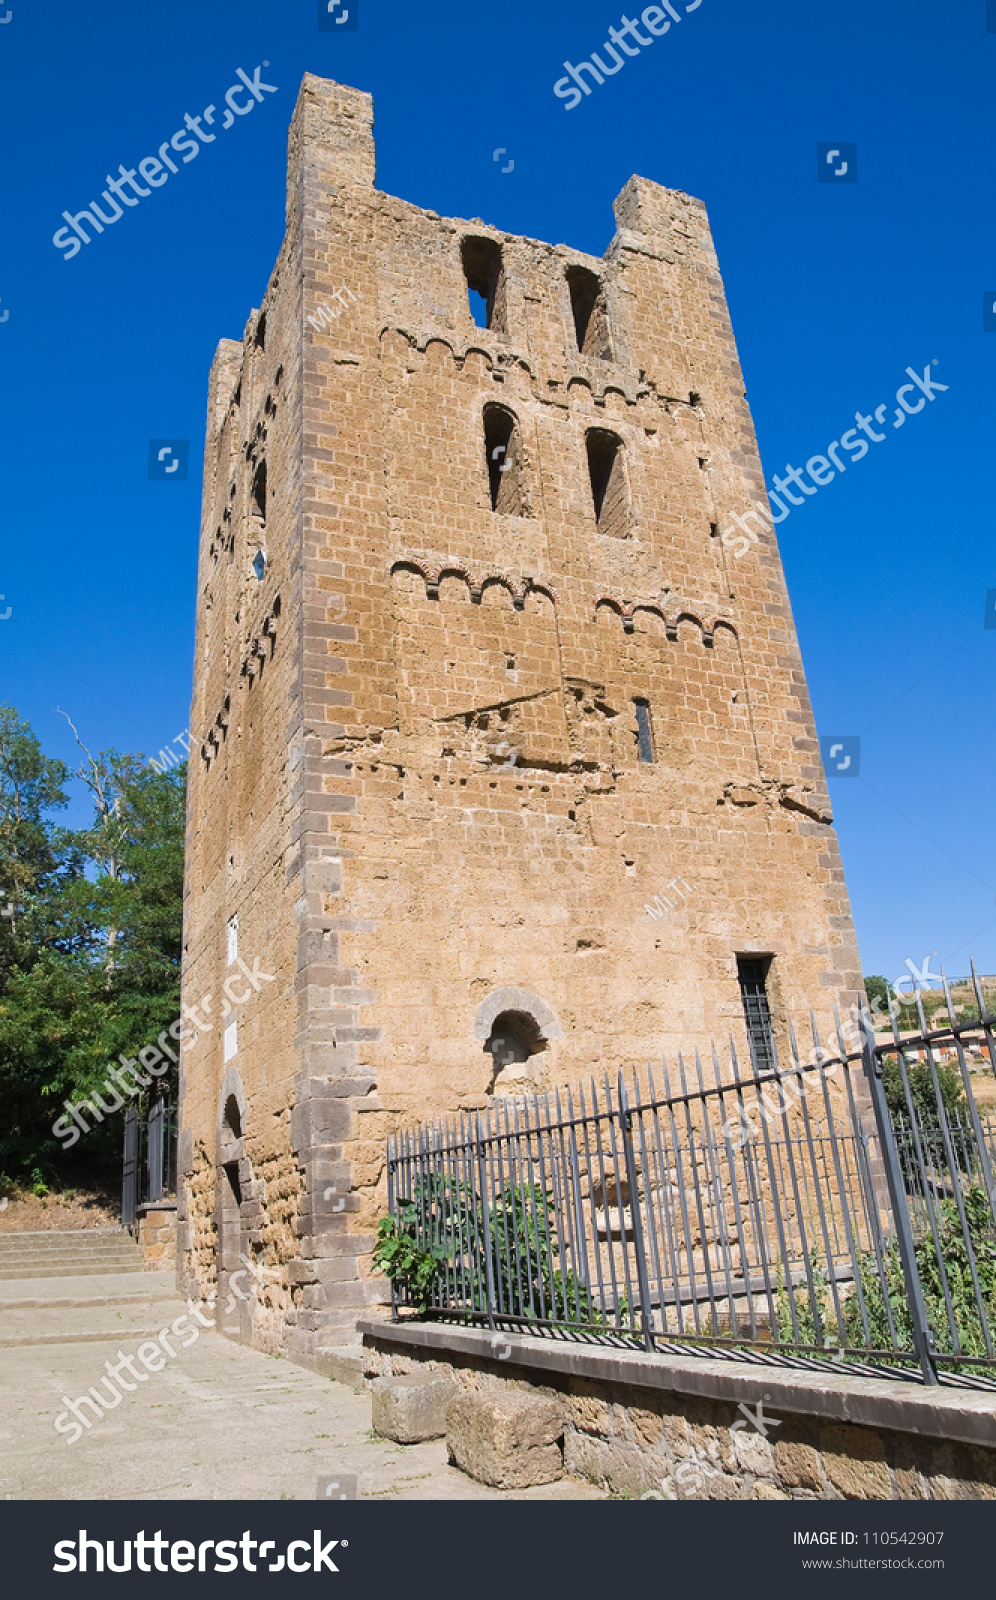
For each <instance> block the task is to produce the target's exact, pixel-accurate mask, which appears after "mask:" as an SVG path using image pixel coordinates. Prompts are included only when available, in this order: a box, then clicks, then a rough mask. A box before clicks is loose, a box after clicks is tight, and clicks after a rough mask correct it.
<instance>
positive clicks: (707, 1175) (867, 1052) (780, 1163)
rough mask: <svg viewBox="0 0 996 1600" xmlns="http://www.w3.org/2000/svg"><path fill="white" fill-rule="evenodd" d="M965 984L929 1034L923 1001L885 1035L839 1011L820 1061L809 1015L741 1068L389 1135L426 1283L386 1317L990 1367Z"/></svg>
mask: <svg viewBox="0 0 996 1600" xmlns="http://www.w3.org/2000/svg"><path fill="white" fill-rule="evenodd" d="M976 993H977V996H978V999H979V1017H980V1019H981V1020H980V1021H977V1022H973V1023H959V1024H956V1025H955V1026H953V1027H952V1026H950V1025H949V1026H948V1027H946V1028H943V1029H933V1030H931V1031H929V1032H928V1030H927V1027H926V1024H925V1022H924V1019H923V1014H922V1010H921V1014H920V1016H921V1024H922V1027H921V1032H920V1033H919V1034H917V1035H916V1036H914V1037H904V1038H902V1039H900V1037H899V1035H898V1032H897V1031H896V1025H895V1017H893V1037H892V1039H891V1040H890V1041H889V1042H887V1043H881V1042H876V1040H875V1036H874V1034H873V1033H872V1031H871V1019H870V1018H869V1017H868V1016H867V1014H865V1015H864V1017H863V1018H862V1019H861V1021H860V1025H857V1026H855V1027H854V1030H853V1035H852V1037H851V1039H850V1041H846V1040H845V1038H844V1035H843V1030H842V1029H841V1025H840V1022H839V1019H838V1022H837V1039H836V1045H837V1049H836V1052H832V1051H831V1050H829V1049H827V1048H826V1047H825V1046H823V1045H822V1043H821V1041H820V1038H819V1035H818V1033H817V1029H816V1025H815V1022H812V1023H811V1026H812V1040H813V1042H812V1050H811V1053H810V1057H809V1059H807V1060H805V1061H804V1060H803V1059H802V1058H801V1056H800V1053H799V1050H798V1047H797V1044H796V1036H795V1033H794V1031H793V1030H792V1029H791V1028H789V1030H788V1031H789V1040H790V1050H789V1053H790V1056H791V1065H790V1066H788V1067H786V1068H784V1069H783V1068H781V1067H780V1066H779V1065H778V1064H777V1061H776V1064H775V1066H774V1067H773V1068H772V1069H771V1070H758V1069H757V1068H756V1067H754V1066H753V1065H752V1066H751V1067H750V1068H746V1067H744V1068H742V1067H741V1064H740V1062H739V1060H738V1057H737V1052H736V1049H735V1046H734V1044H733V1041H732V1040H731V1041H730V1045H729V1055H728V1059H727V1062H726V1065H725V1070H724V1068H722V1067H721V1064H720V1057H719V1054H718V1052H717V1050H716V1048H715V1046H713V1048H712V1052H711V1060H710V1062H709V1064H708V1068H707V1069H706V1068H704V1067H703V1064H702V1061H701V1058H700V1056H699V1053H698V1052H696V1054H695V1058H694V1066H689V1065H688V1064H687V1063H686V1062H685V1061H684V1059H683V1058H682V1056H680V1055H679V1056H678V1058H677V1062H676V1064H674V1065H673V1066H670V1067H669V1065H668V1063H667V1062H666V1061H665V1062H663V1064H662V1066H661V1068H660V1069H659V1070H655V1069H654V1068H653V1067H652V1066H651V1065H650V1063H648V1064H647V1066H646V1068H645V1069H644V1071H642V1072H637V1071H634V1072H633V1073H632V1074H631V1075H630V1078H629V1080H628V1081H624V1078H623V1075H622V1074H621V1073H620V1075H619V1077H618V1081H617V1082H616V1083H615V1084H610V1083H609V1081H608V1079H604V1080H603V1082H602V1084H601V1085H597V1084H596V1083H595V1081H594V1080H593V1079H592V1080H591V1082H590V1085H589V1086H588V1087H579V1088H577V1089H563V1090H557V1091H556V1092H554V1093H552V1094H548V1095H545V1096H534V1097H531V1098H528V1099H514V1100H513V1099H511V1098H509V1099H504V1100H498V1101H496V1102H494V1104H493V1105H492V1106H491V1107H490V1108H489V1109H488V1110H487V1111H485V1112H483V1113H481V1112H478V1113H476V1114H475V1115H473V1116H470V1115H466V1114H464V1115H461V1116H459V1117H452V1118H449V1119H446V1120H444V1121H441V1122H437V1123H435V1124H433V1125H431V1126H423V1127H421V1128H418V1129H413V1130H407V1131H402V1132H400V1133H398V1134H396V1135H394V1136H393V1137H392V1138H391V1139H390V1140H389V1142H388V1150H387V1183H388V1207H389V1212H390V1215H391V1218H392V1219H393V1221H392V1224H391V1226H392V1228H393V1231H394V1233H395V1235H396V1236H397V1235H401V1236H406V1237H407V1239H408V1241H409V1244H410V1248H411V1253H413V1254H414V1258H415V1260H416V1262H420V1263H421V1265H422V1269H423V1278H422V1280H421V1281H422V1283H423V1285H424V1283H425V1281H426V1280H425V1276H424V1274H425V1272H426V1271H428V1274H429V1277H430V1278H431V1279H432V1287H431V1290H430V1292H429V1294H428V1296H426V1295H425V1293H424V1292H423V1293H422V1295H421V1296H420V1295H419V1294H418V1292H417V1290H416V1288H415V1287H414V1285H415V1284H416V1278H415V1276H414V1274H413V1273H410V1274H409V1275H407V1276H406V1275H405V1274H404V1273H397V1274H396V1276H395V1278H394V1281H393V1282H392V1295H393V1309H394V1315H395V1317H397V1315H398V1312H399V1308H400V1307H401V1306H403V1305H408V1306H413V1305H420V1307H421V1309H423V1310H424V1311H426V1312H427V1313H428V1314H429V1315H432V1316H436V1317H442V1318H453V1317H458V1318H462V1319H469V1320H473V1321H478V1322H483V1323H485V1324H487V1325H488V1326H490V1327H492V1328H496V1329H497V1328H506V1329H507V1328H518V1329H520V1330H521V1331H526V1332H537V1333H541V1332H546V1333H550V1334H554V1335H558V1336H561V1337H571V1338H582V1337H583V1338H589V1339H608V1340H614V1341H620V1340H621V1341H623V1342H626V1343H632V1342H637V1343H639V1344H641V1345H642V1346H643V1347H644V1348H645V1349H647V1350H652V1349H654V1348H655V1347H657V1346H665V1347H674V1346H675V1345H676V1344H677V1345H684V1346H686V1347H688V1348H689V1349H694V1350H697V1351H699V1352H700V1353H701V1352H704V1351H707V1350H708V1351H712V1352H713V1353H719V1352H722V1351H723V1350H726V1351H728V1352H732V1351H733V1350H739V1351H740V1353H743V1349H744V1347H747V1348H749V1349H751V1350H752V1351H753V1354H754V1356H755V1358H764V1359H786V1358H788V1359H792V1360H796V1361H799V1360H801V1361H803V1362H813V1361H815V1362H817V1363H819V1364H820V1365H821V1366H823V1365H824V1364H825V1363H830V1364H838V1363H841V1362H843V1363H846V1364H847V1365H848V1366H849V1367H851V1366H853V1364H854V1363H858V1364H859V1365H864V1366H865V1367H868V1368H874V1369H875V1370H880V1369H882V1368H885V1369H886V1370H888V1371H890V1372H892V1373H893V1375H902V1374H903V1373H904V1372H905V1373H906V1375H907V1376H908V1375H909V1371H908V1369H909V1368H911V1367H912V1368H913V1369H914V1370H915V1369H916V1367H917V1366H919V1369H920V1371H921V1373H922V1376H923V1380H924V1381H925V1382H927V1383H936V1382H938V1381H939V1379H943V1380H944V1381H947V1382H961V1383H965V1382H971V1383H973V1384H979V1383H984V1384H985V1383H988V1382H989V1381H992V1382H996V1185H994V1182H993V1167H994V1160H993V1154H994V1151H993V1129H992V1121H991V1118H990V1117H989V1116H988V1115H987V1114H985V1113H984V1112H980V1110H979V1107H978V1105H977V1103H976V1096H975V1093H974V1091H973V1085H972V1074H971V1068H970V1060H969V1058H970V1056H971V1055H972V1054H975V1055H976V1056H977V1057H978V1059H981V1060H982V1061H983V1062H985V1057H986V1055H988V1068H987V1075H988V1076H989V1077H990V1079H991V1077H992V1070H993V1061H994V1041H993V1026H994V1023H996V1017H994V1016H993V1015H991V1014H990V1013H988V1012H987V1011H986V1009H985V1005H984V1002H983V996H982V992H981V989H980V987H979V985H978V983H977V982H976ZM948 1002H949V1016H954V1011H953V1009H952V1008H951V1006H950V996H948ZM855 1036H856V1037H855ZM857 1040H860V1042H861V1048H860V1049H850V1050H849V1049H847V1048H846V1044H847V1043H848V1042H850V1043H852V1044H853V1043H855V1042H856V1041H857ZM980 1052H981V1054H980ZM944 1057H949V1058H950V1061H951V1063H953V1064H954V1065H955V1067H956V1070H957V1083H956V1086H955V1087H954V1089H953V1088H952V1086H951V1084H950V1083H948V1082H946V1081H945V1076H946V1075H945V1074H943V1073H942V1074H941V1077H939V1076H938V1068H939V1066H941V1065H942V1064H943V1058H944ZM942 1084H943V1087H942ZM955 1100H957V1105H956V1106H955V1105H954V1104H953V1102H954V1101H955ZM433 1263H434V1265H433Z"/></svg>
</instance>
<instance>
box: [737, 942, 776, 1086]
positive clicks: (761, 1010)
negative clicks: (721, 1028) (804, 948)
mask: <svg viewBox="0 0 996 1600" xmlns="http://www.w3.org/2000/svg"><path fill="white" fill-rule="evenodd" d="M770 966H771V957H770V956H737V977H738V978H739V979H740V999H741V1002H742V1004H743V1008H744V1022H745V1023H746V1025H747V1042H748V1044H749V1045H750V1057H751V1061H752V1063H753V1066H754V1071H755V1072H771V1071H773V1070H774V1067H775V1036H774V1034H773V1033H772V1031H771V1010H770V1007H769V1005H768V991H767V976H768V969H769V968H770Z"/></svg>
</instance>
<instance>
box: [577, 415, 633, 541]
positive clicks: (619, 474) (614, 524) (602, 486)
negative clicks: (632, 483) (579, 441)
mask: <svg viewBox="0 0 996 1600" xmlns="http://www.w3.org/2000/svg"><path fill="white" fill-rule="evenodd" d="M585 448H586V450H587V452H588V476H589V478H590V480H591V499H592V504H593V506H594V508H595V521H596V523H597V524H598V527H599V530H600V531H601V532H602V533H609V534H614V535H615V537H616V538H624V537H625V534H626V529H627V525H628V522H629V489H628V486H627V483H626V463H625V452H624V450H623V442H622V440H621V439H620V437H619V435H618V434H616V433H610V432H609V431H608V429H607V428H589V430H588V432H587V434H586V435H585Z"/></svg>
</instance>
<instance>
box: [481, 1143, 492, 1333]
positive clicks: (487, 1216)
mask: <svg viewBox="0 0 996 1600" xmlns="http://www.w3.org/2000/svg"><path fill="white" fill-rule="evenodd" d="M477 1182H478V1186H479V1188H480V1191H481V1222H482V1226H483V1231H484V1278H485V1285H486V1292H487V1296H488V1327H489V1328H493V1327H494V1326H495V1266H494V1260H493V1257H492V1253H491V1208H490V1206H489V1205H488V1187H487V1169H486V1167H485V1163H484V1133H483V1130H482V1127H481V1113H480V1112H478V1113H477Z"/></svg>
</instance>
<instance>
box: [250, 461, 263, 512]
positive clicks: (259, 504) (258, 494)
mask: <svg viewBox="0 0 996 1600" xmlns="http://www.w3.org/2000/svg"><path fill="white" fill-rule="evenodd" d="M252 509H253V511H254V512H255V514H256V516H257V517H262V518H263V521H264V522H265V521H266V462H265V461H261V462H260V464H259V466H258V467H257V468H256V472H255V475H254V477H253V480H252Z"/></svg>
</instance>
